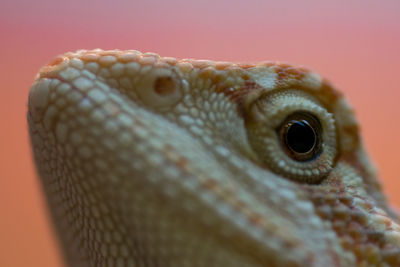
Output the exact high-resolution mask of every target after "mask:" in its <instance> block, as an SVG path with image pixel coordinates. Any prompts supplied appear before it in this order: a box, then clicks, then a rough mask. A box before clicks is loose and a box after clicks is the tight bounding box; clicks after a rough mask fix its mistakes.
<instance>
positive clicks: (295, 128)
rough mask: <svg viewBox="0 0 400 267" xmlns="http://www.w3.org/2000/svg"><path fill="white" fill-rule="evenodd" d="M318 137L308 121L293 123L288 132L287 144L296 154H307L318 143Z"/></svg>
mask: <svg viewBox="0 0 400 267" xmlns="http://www.w3.org/2000/svg"><path fill="white" fill-rule="evenodd" d="M316 139H317V137H316V135H315V132H314V130H313V128H311V126H310V125H309V124H308V123H307V121H304V120H302V121H296V120H295V121H291V124H290V126H289V127H288V129H287V132H286V143H287V145H288V147H289V148H290V149H291V150H292V151H293V152H296V153H307V152H309V151H310V150H312V149H313V148H314V146H315V143H316Z"/></svg>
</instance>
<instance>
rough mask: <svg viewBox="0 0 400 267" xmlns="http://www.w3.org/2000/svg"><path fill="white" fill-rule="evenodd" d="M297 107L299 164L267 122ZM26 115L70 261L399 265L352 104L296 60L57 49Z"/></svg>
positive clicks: (391, 217)
mask: <svg viewBox="0 0 400 267" xmlns="http://www.w3.org/2000/svg"><path fill="white" fill-rule="evenodd" d="M298 109H300V110H306V111H308V112H309V113H312V114H314V115H315V116H316V117H317V118H319V120H320V121H321V125H322V128H323V129H324V134H325V135H324V137H323V142H324V143H323V152H322V154H321V155H320V156H319V158H318V159H316V160H311V161H308V162H302V163H299V162H295V161H294V160H292V159H290V158H289V157H288V156H287V155H286V154H284V153H282V145H277V144H280V143H279V140H278V139H279V135H277V134H276V132H275V129H276V127H277V125H279V123H281V120H282V118H284V117H285V116H286V115H287V114H290V112H296V110H298ZM28 121H29V130H30V136H31V142H32V147H33V152H34V156H35V161H36V165H37V168H38V172H39V175H40V177H41V180H42V183H43V185H44V190H45V192H46V195H47V199H48V203H49V206H50V209H51V212H52V216H53V218H54V221H55V225H56V227H57V230H58V233H59V236H60V239H61V241H62V244H63V248H64V252H65V257H66V260H67V262H68V263H69V264H70V265H71V266H139V267H150V266H160V267H183V266H188V267H189V266H191V267H195V266H198V267H201V266H202V267H203V266H207V267H212V266H231V267H235V266H241V267H245V266H249V267H250V266H251V267H255V266H400V227H399V225H398V219H397V217H396V215H395V214H394V213H393V212H392V211H391V210H390V208H389V207H388V206H387V203H386V200H385V197H384V196H383V194H382V192H381V188H380V184H379V182H378V181H377V179H376V174H375V172H374V169H373V168H372V167H371V164H370V162H369V160H368V158H367V156H366V154H365V152H364V150H363V147H362V143H361V141H360V137H359V132H358V125H357V122H356V120H355V119H354V115H353V111H352V110H351V108H350V107H349V106H348V105H347V104H346V102H345V100H344V99H343V97H342V95H341V94H340V93H339V92H338V91H336V90H335V89H333V88H332V86H331V85H330V84H329V83H328V82H326V81H325V80H323V79H321V78H320V77H319V76H318V75H317V74H315V73H313V72H310V71H307V70H305V69H303V68H297V67H293V66H289V65H285V64H279V63H260V64H256V65H252V64H233V63H225V62H212V61H204V60H180V61H178V60H176V59H174V58H162V57H159V56H158V55H156V54H153V53H144V54H142V53H140V52H137V51H101V50H93V51H78V52H76V53H67V54H65V55H63V56H60V57H58V58H56V59H55V60H54V61H53V62H51V63H50V64H48V65H47V66H45V67H43V68H42V69H41V71H40V73H39V74H38V76H37V78H36V81H35V83H34V84H33V86H32V88H31V91H30V95H29V111H28Z"/></svg>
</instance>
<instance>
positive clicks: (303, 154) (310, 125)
mask: <svg viewBox="0 0 400 267" xmlns="http://www.w3.org/2000/svg"><path fill="white" fill-rule="evenodd" d="M277 133H278V135H279V137H280V139H281V143H282V148H283V149H284V151H285V153H286V154H287V155H288V156H289V157H291V158H292V159H294V160H298V161H308V160H313V159H314V158H316V157H318V156H319V154H320V153H321V148H322V138H321V134H322V127H321V123H320V122H319V120H318V118H316V117H315V116H314V115H312V114H309V113H307V112H297V113H294V114H291V115H289V117H288V118H286V120H285V121H284V122H283V123H282V125H280V126H279V127H278V129H277Z"/></svg>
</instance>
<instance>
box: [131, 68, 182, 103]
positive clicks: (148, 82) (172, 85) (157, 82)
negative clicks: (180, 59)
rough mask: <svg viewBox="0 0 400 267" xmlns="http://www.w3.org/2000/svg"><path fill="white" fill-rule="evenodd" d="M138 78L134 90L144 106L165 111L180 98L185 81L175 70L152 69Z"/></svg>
mask: <svg viewBox="0 0 400 267" xmlns="http://www.w3.org/2000/svg"><path fill="white" fill-rule="evenodd" d="M139 76H140V77H138V81H137V83H135V86H134V90H135V92H136V93H137V95H138V97H139V99H140V100H141V101H143V104H145V105H146V106H148V107H151V108H154V109H157V110H165V109H168V108H171V107H173V106H175V105H176V104H177V103H178V102H179V100H180V99H181V98H182V95H183V88H184V82H185V81H184V80H183V79H181V78H180V77H179V76H178V73H177V72H176V71H175V70H172V69H164V68H153V69H150V70H148V71H147V72H144V73H143V74H142V73H141V74H140V75H139Z"/></svg>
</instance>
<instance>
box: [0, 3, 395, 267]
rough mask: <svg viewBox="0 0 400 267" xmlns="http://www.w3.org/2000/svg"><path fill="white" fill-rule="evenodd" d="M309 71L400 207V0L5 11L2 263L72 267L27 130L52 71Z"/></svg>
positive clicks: (0, 111)
mask: <svg viewBox="0 0 400 267" xmlns="http://www.w3.org/2000/svg"><path fill="white" fill-rule="evenodd" d="M97 47H99V48H103V49H113V48H119V49H137V50H141V51H143V52H146V51H152V52H157V53H159V54H161V55H163V56H174V57H179V58H183V57H194V58H208V59H216V60H229V61H230V60H233V61H258V60H266V59H268V60H280V61H287V62H292V63H297V64H302V65H306V66H308V67H310V68H312V69H314V70H316V71H318V72H319V73H321V74H322V75H323V76H325V77H328V78H329V79H330V80H331V81H333V83H334V84H335V85H336V86H337V87H338V88H340V89H341V90H342V91H344V92H345V94H346V96H347V98H348V99H349V100H350V102H351V103H352V104H353V106H354V107H355V108H356V111H357V116H358V118H359V120H360V121H361V125H362V132H363V136H364V140H365V142H366V146H367V149H368V151H369V152H370V154H371V156H372V158H373V159H374V160H375V162H376V163H377V165H378V166H379V167H380V174H381V177H382V178H381V179H382V181H383V183H384V186H385V191H386V192H387V193H388V196H389V198H390V200H391V202H392V203H393V205H397V206H400V194H398V193H397V192H398V190H399V188H400V180H399V179H398V175H397V172H398V170H397V168H396V167H398V166H399V165H400V161H399V159H398V156H399V151H400V138H399V134H398V133H399V130H400V120H399V117H400V102H399V100H400V90H399V89H400V85H399V82H398V79H399V78H400V75H399V74H398V72H399V71H400V67H399V62H400V1H398V0H386V1H379V0H376V1H372V0H352V1H348V0H335V1H320V0H311V1H296V0H294V1H289V0H280V1H276V0H275V1H266V0H264V1H262V0H259V1H256V0H251V1H232V0H225V1H215V0H205V1H204V0H203V1H198V2H190V1H187V0H186V1H185V0H173V1H161V0H160V1H151V0H150V1H140V2H139V1H133V0H122V1H119V2H117V1H108V0H97V1H92V2H90V1H83V0H69V1H54V0H42V1H30V0H2V1H1V3H0V127H1V131H0V142H1V146H0V147H1V150H0V266H5V267H8V266H11V267H14V266H61V261H60V257H59V254H58V252H57V245H56V242H55V240H54V239H53V237H52V233H51V230H50V229H51V228H50V224H49V222H48V221H47V217H46V214H45V208H44V207H45V206H44V201H43V198H42V196H41V194H40V193H41V192H40V190H41V189H40V186H39V184H38V181H37V179H36V177H35V175H34V169H33V165H32V162H31V155H30V150H29V144H28V136H27V127H26V119H25V113H26V101H27V94H28V89H29V86H30V84H31V83H32V81H33V78H34V76H35V74H36V72H37V71H38V69H39V68H40V66H41V65H43V64H45V63H46V62H48V61H49V60H51V59H52V58H53V57H54V56H56V55H57V54H60V53H63V52H66V51H71V50H76V49H82V48H85V49H91V48H97Z"/></svg>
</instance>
